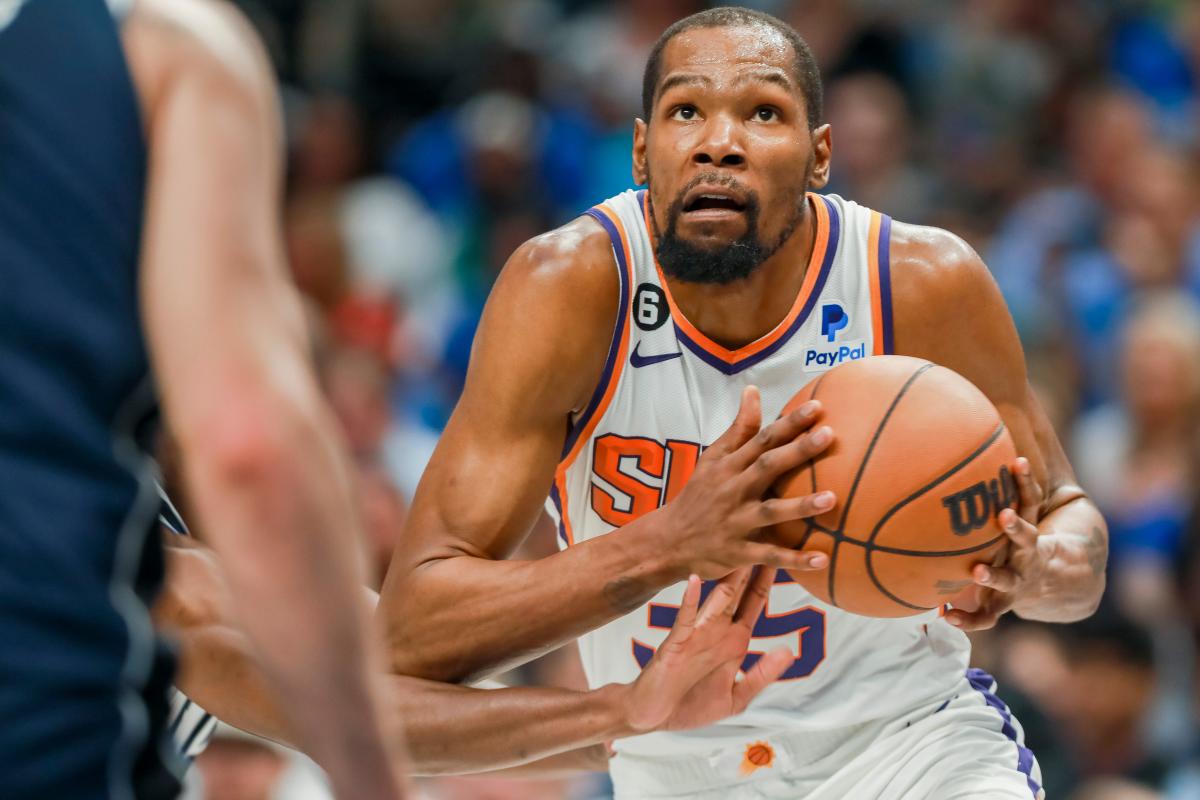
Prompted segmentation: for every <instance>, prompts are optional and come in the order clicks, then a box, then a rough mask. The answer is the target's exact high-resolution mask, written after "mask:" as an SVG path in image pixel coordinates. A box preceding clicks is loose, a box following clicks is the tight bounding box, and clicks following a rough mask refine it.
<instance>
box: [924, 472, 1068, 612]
mask: <svg viewBox="0 0 1200 800" xmlns="http://www.w3.org/2000/svg"><path fill="white" fill-rule="evenodd" d="M1012 474H1013V475H1014V476H1015V478H1016V482H1017V492H1018V501H1017V511H1013V510H1012V509H1011V508H1006V509H1003V510H1002V511H1001V512H1000V514H999V515H998V519H999V521H1000V527H1001V529H1002V530H1003V531H1004V534H1005V536H1007V537H1008V558H1007V559H1006V561H1005V563H1004V566H1000V567H997V566H991V565H988V564H976V565H975V569H974V571H973V573H972V577H974V579H975V586H973V587H971V589H970V590H968V591H967V592H964V593H963V595H960V598H963V599H962V600H960V601H959V602H962V603H963V605H964V607H963V608H953V609H951V610H950V611H947V612H946V621H947V622H949V623H950V624H951V625H954V626H955V627H958V628H962V629H963V630H968V631H973V630H984V629H986V628H991V627H993V626H994V625H995V624H996V622H997V621H998V620H999V619H1000V617H1001V616H1003V615H1004V614H1005V613H1007V612H1008V611H1010V610H1011V609H1012V608H1013V607H1014V606H1018V607H1019V606H1020V605H1021V604H1022V603H1025V602H1031V601H1032V602H1036V595H1037V594H1038V593H1039V592H1040V591H1041V589H1042V587H1043V586H1044V584H1045V580H1044V578H1045V575H1046V572H1047V566H1048V564H1049V563H1050V560H1051V559H1052V558H1053V557H1054V554H1053V553H1052V552H1044V551H1045V550H1046V549H1047V547H1043V546H1042V545H1041V544H1040V542H1039V539H1038V528H1037V521H1038V509H1039V508H1040V507H1041V504H1042V500H1043V498H1044V494H1043V492H1042V487H1041V486H1040V485H1039V484H1038V482H1037V480H1036V479H1035V478H1034V477H1033V470H1031V469H1030V466H1029V459H1026V458H1018V459H1017V460H1016V461H1015V462H1013V465H1012ZM1045 541H1046V543H1047V546H1048V547H1052V546H1053V540H1052V539H1047V540H1045Z"/></svg>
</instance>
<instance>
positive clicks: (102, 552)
mask: <svg viewBox="0 0 1200 800" xmlns="http://www.w3.org/2000/svg"><path fill="white" fill-rule="evenodd" d="M146 171H147V153H146V142H145V135H144V132H143V127H142V119H141V115H140V111H139V107H138V102H137V95H136V92H135V89H134V85H133V81H132V79H131V76H130V73H129V69H128V66H127V64H126V61H125V56H124V51H123V49H122V46H121V40H120V31H119V27H118V22H117V21H116V20H115V19H114V15H113V12H112V11H111V10H110V8H109V5H108V4H107V3H106V2H105V0H25V2H23V3H22V2H20V0H0V637H3V638H4V640H5V644H4V646H3V647H0V787H3V789H2V790H0V794H3V796H4V797H6V798H21V797H42V798H45V797H63V798H66V797H71V798H76V797H87V798H90V797H97V798H107V797H114V798H115V797H139V798H143V797H156V798H157V797H167V796H171V794H172V793H173V792H174V788H173V784H174V779H173V778H172V777H171V776H170V775H169V774H168V773H167V772H166V771H164V769H163V768H162V765H161V764H159V763H158V762H159V761H160V756H159V753H160V751H165V748H161V747H160V746H159V745H158V743H157V741H156V737H157V731H158V728H160V727H161V725H162V721H163V719H164V718H165V714H166V707H165V703H166V700H165V696H166V685H167V683H168V682H169V677H170V659H169V658H167V656H166V652H165V649H164V648H162V647H161V646H160V644H159V643H158V642H157V641H156V640H155V638H154V635H153V630H152V628H151V626H150V621H149V617H148V614H147V610H146V604H147V603H148V602H149V600H150V599H151V598H152V596H153V594H154V592H156V591H157V588H158V585H159V583H160V582H161V578H162V552H161V546H160V544H159V542H158V540H157V535H156V533H155V519H156V517H157V513H158V508H159V500H158V494H157V491H156V490H155V487H154V483H153V474H152V473H153V470H152V468H151V462H150V461H149V459H148V458H147V457H146V456H145V455H144V453H143V452H142V448H140V447H139V445H138V434H139V431H140V430H141V428H142V423H144V421H145V420H146V419H147V416H148V414H149V413H150V412H151V411H152V410H153V407H154V392H153V388H152V385H151V383H150V381H149V378H148V374H149V368H148V362H147V356H146V348H145V343H144V340H143V335H142V330H141V327H140V323H139V314H138V256H139V242H140V238H141V228H142V212H143V204H144V187H145V182H146Z"/></svg>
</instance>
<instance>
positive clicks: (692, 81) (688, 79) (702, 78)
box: [658, 72, 712, 95]
mask: <svg viewBox="0 0 1200 800" xmlns="http://www.w3.org/2000/svg"><path fill="white" fill-rule="evenodd" d="M711 84H712V78H710V77H708V76H707V75H701V74H700V73H698V72H676V73H675V74H674V75H668V76H667V78H666V80H664V81H663V82H662V86H660V87H659V88H658V93H659V94H660V95H664V94H666V93H667V92H669V91H670V90H672V89H674V88H675V87H676V86H709V85H711Z"/></svg>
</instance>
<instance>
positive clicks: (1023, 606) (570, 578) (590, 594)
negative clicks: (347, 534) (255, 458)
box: [380, 26, 1106, 680]
mask: <svg viewBox="0 0 1200 800" xmlns="http://www.w3.org/2000/svg"><path fill="white" fill-rule="evenodd" d="M790 59H791V53H790V52H789V51H788V50H787V49H786V44H785V43H784V42H783V40H782V39H781V38H780V37H779V36H778V35H777V34H774V33H772V32H771V31H769V30H767V29H765V28H762V27H757V26H752V27H727V28H720V29H701V30H692V31H688V32H687V33H686V34H683V35H680V36H679V37H677V38H676V39H675V40H673V41H672V42H671V43H670V44H669V45H668V46H667V48H666V51H665V52H664V60H663V70H662V78H661V82H660V85H659V90H658V92H657V93H656V97H657V100H656V102H655V105H654V109H653V112H652V116H651V119H650V120H647V121H640V120H639V121H638V122H637V124H636V126H635V130H634V147H633V176H634V178H635V180H637V181H639V182H647V183H648V184H649V193H650V202H651V207H652V209H653V214H654V223H655V224H654V227H655V228H657V229H660V230H662V229H665V227H666V222H667V221H666V220H665V219H664V218H663V217H662V214H663V210H664V209H667V208H669V207H670V206H671V203H672V202H673V201H674V200H675V199H677V198H678V197H679V196H680V194H681V193H682V192H684V191H686V190H687V188H688V187H689V184H690V182H692V181H696V180H700V181H704V180H708V179H709V178H708V177H707V176H716V177H718V178H719V179H720V180H721V181H729V180H732V181H735V182H736V183H737V184H738V185H740V186H741V187H743V188H745V189H748V190H752V191H754V192H756V193H757V194H758V195H759V197H760V200H761V204H762V214H761V216H760V219H759V226H760V227H759V233H760V234H761V235H762V238H763V239H764V240H766V241H771V240H772V239H773V237H777V236H779V235H780V233H781V232H783V231H785V230H786V226H787V225H788V222H789V220H790V219H792V218H793V217H794V216H795V208H796V206H797V205H798V204H801V203H802V200H801V197H802V194H800V190H801V189H802V188H803V186H802V185H797V181H796V180H795V176H796V175H797V173H803V174H807V176H808V177H807V182H808V185H809V186H810V187H814V188H815V187H820V186H822V185H824V183H825V180H826V179H827V176H828V170H829V159H830V153H831V148H832V134H831V132H830V130H829V128H828V126H822V127H819V128H817V129H816V130H809V129H808V126H807V122H806V119H805V104H804V98H803V96H802V95H801V93H800V91H799V89H798V87H797V86H796V84H795V82H794V79H793V78H792V77H791V74H790V72H789V71H788V67H789V65H790V63H791V61H790ZM798 165H799V166H798ZM804 209H805V214H804V217H803V219H802V220H801V221H800V222H799V224H798V225H796V226H795V228H794V230H793V231H792V234H791V236H790V237H789V238H788V239H787V240H786V241H784V242H783V244H782V245H781V246H780V248H779V249H778V250H777V251H776V253H775V254H774V255H773V256H771V257H770V258H768V259H767V260H766V261H765V262H764V263H763V264H762V265H761V266H760V267H759V268H758V270H757V271H755V272H754V273H753V274H752V275H751V276H750V277H749V278H747V279H745V280H743V281H739V282H737V283H735V284H731V285H728V286H713V285H704V284H695V283H684V282H681V281H678V280H672V279H670V278H668V283H669V284H670V288H671V292H672V295H673V296H674V298H675V300H676V303H677V304H678V305H679V307H680V309H681V310H682V312H683V313H684V314H685V315H686V316H687V318H688V319H689V320H690V321H691V322H692V323H693V324H694V325H696V326H697V327H698V328H700V330H701V331H703V332H704V333H705V334H706V335H707V336H709V337H711V338H713V339H714V340H716V341H717V342H719V343H721V344H723V345H725V346H727V347H736V346H740V345H744V344H746V343H748V342H751V341H753V340H754V339H756V338H759V337H761V336H762V335H763V334H765V333H767V332H768V331H770V330H771V329H772V328H774V327H775V325H776V324H777V323H778V322H779V321H780V320H781V319H782V318H783V317H784V315H785V314H786V312H787V309H788V308H790V306H791V304H792V302H793V299H794V298H795V296H796V293H797V291H798V290H799V287H800V286H801V284H802V282H803V279H804V274H803V269H799V270H798V269H796V266H795V265H797V264H806V263H807V258H808V254H809V252H810V251H811V248H812V239H813V235H814V233H813V231H814V225H813V217H812V214H811V213H809V211H808V209H807V206H804ZM685 217H686V215H685ZM745 226H746V221H745V219H744V218H743V217H739V216H738V215H737V214H733V215H728V216H726V217H721V218H719V219H710V218H704V219H700V218H696V219H695V220H688V219H686V218H684V219H681V220H680V221H679V223H678V226H677V233H678V234H679V235H681V236H686V237H689V239H690V240H691V241H693V242H694V243H698V244H701V245H703V244H705V243H706V242H707V243H710V244H712V245H713V246H719V245H720V244H721V243H722V242H729V241H732V240H734V239H736V238H737V237H739V236H740V235H742V234H743V233H744V232H745ZM892 263H893V268H892V273H893V287H892V288H893V298H894V306H895V309H894V310H895V317H896V342H897V350H898V352H900V353H904V354H910V355H915V356H921V357H925V358H929V359H931V360H934V361H937V362H939V363H943V364H945V365H947V366H949V367H951V368H952V369H955V370H957V371H959V372H961V373H962V374H964V375H966V376H967V377H968V378H969V379H971V380H972V381H974V382H975V383H976V384H977V385H979V386H980V388H981V389H982V390H983V391H984V392H985V393H986V394H987V395H988V397H989V398H991V399H992V401H993V402H994V403H996V405H997V406H998V407H999V408H1000V410H1001V413H1002V414H1003V416H1004V419H1005V421H1006V422H1007V423H1008V425H1009V428H1010V429H1011V431H1012V434H1013V436H1014V439H1015V441H1016V444H1017V447H1018V449H1019V451H1020V452H1022V453H1024V454H1025V455H1026V458H1027V459H1028V462H1029V464H1030V465H1031V466H1032V478H1033V482H1036V483H1037V484H1038V486H1044V487H1046V491H1045V493H1044V497H1043V498H1042V499H1041V500H1040V501H1037V502H1033V501H1028V502H1025V503H1024V506H1023V513H1024V517H1023V520H1022V521H1018V520H1013V519H1009V518H1008V517H1007V515H1006V521H1007V522H1008V523H1009V525H1008V531H1009V534H1010V536H1011V538H1012V551H1011V554H1010V560H1009V565H1010V566H1009V567H1008V568H1006V569H999V568H995V569H991V570H988V569H985V568H980V570H979V572H978V573H977V575H976V577H977V579H978V580H979V581H980V585H979V586H978V587H977V588H976V591H975V593H974V594H975V596H974V597H966V598H964V605H970V606H972V607H975V606H978V608H977V610H976V611H975V612H973V613H966V612H962V611H959V612H953V613H951V614H950V615H949V616H948V619H949V621H951V622H953V623H956V624H960V625H962V626H964V627H984V626H987V625H990V624H993V623H994V621H995V619H996V617H997V616H998V615H999V614H1000V613H1003V611H1005V610H1008V609H1009V608H1012V609H1015V610H1016V611H1018V612H1019V613H1021V614H1022V615H1024V616H1028V617H1030V618H1036V619H1054V620H1069V619H1077V618H1079V617H1081V616H1084V615H1086V614H1088V613H1090V612H1091V610H1093V609H1094V608H1095V606H1096V604H1097V603H1098V601H1099V597H1100V594H1101V592H1102V591H1103V585H1104V577H1103V563H1104V560H1105V555H1104V553H1105V547H1106V532H1105V527H1104V522H1103V520H1102V518H1101V517H1100V515H1099V513H1098V512H1097V511H1096V509H1095V507H1094V506H1093V505H1092V504H1091V503H1090V502H1089V501H1088V500H1087V499H1086V498H1085V497H1084V496H1083V493H1082V492H1081V491H1079V490H1078V488H1076V487H1075V485H1074V478H1073V476H1072V474H1071V470H1070V467H1069V465H1068V464H1067V462H1066V460H1065V458H1064V457H1063V455H1062V449H1061V446H1060V445H1059V444H1058V442H1057V440H1056V439H1055V437H1054V434H1053V432H1052V431H1051V430H1050V427H1049V425H1048V423H1047V421H1046V418H1045V415H1044V414H1043V412H1042V411H1041V409H1040V408H1039V407H1038V405H1037V402H1036V400H1035V399H1034V397H1033V394H1032V392H1031V391H1030V389H1029V386H1028V383H1027V381H1026V377H1025V369H1024V362H1023V356H1022V353H1021V349H1020V345H1019V343H1018V341H1017V339H1016V336H1015V334H1014V333H1013V328H1012V323H1011V320H1010V319H1009V316H1008V313H1007V310H1006V308H1005V306H1004V304H1003V301H1002V300H1001V298H1000V296H999V293H998V292H997V290H996V287H995V285H994V283H993V282H992V281H991V279H990V277H989V276H988V273H987V270H986V268H985V267H984V266H983V264H982V263H981V262H980V261H979V258H978V256H976V255H975V254H974V253H973V252H971V251H970V249H969V248H968V247H966V246H965V245H964V244H963V243H962V242H961V240H959V239H957V237H954V236H952V235H951V234H948V233H946V232H944V231H939V230H935V229H928V228H915V227H913V226H907V225H903V224H899V223H897V224H896V225H895V226H894V229H893V244H892ZM616 293H617V278H616V267H615V265H614V261H613V256H612V254H611V251H610V249H609V247H608V243H607V241H606V240H605V238H604V236H603V234H602V232H601V230H600V228H599V226H597V225H596V224H594V223H592V222H591V221H590V220H587V219H581V220H577V221H575V222H572V223H570V224H569V225H567V226H565V227H563V228H560V229H559V230H557V231H554V232H551V233H549V234H546V235H544V236H541V237H538V238H536V239H534V240H532V241H531V242H529V243H527V244H526V245H524V246H523V247H521V248H520V249H518V251H517V252H516V253H515V254H514V256H513V257H512V259H511V260H510V261H509V263H508V265H507V266H506V267H505V269H504V272H503V274H502V275H501V277H500V280H499V281H498V283H497V286H496V288H495V290H494V291H493V294H492V296H491V298H490V300H489V303H488V308H487V309H486V311H485V313H484V317H483V322H482V325H481V328H480V332H479V334H478V337H477V339H476V343H475V349H474V352H473V357H472V363H471V367H470V372H469V375H468V378H467V384H466V389H465V391H464V394H463V397H462V400H461V401H460V404H459V406H458V408H457V409H456V411H455V413H454V416H453V418H452V419H451V422H450V425H449V427H448V429H447V431H446V434H445V436H444V437H443V439H442V441H441V443H440V445H439V447H438V450H437V452H436V453H435V455H434V457H433V461H432V463H431V465H430V468H429V471H428V472H427V473H426V475H425V480H424V481H423V482H422V484H421V487H420V489H419V490H418V493H417V497H416V500H415V502H414V507H413V510H412V514H411V516H410V517H409V522H408V525H407V528H406V531H405V534H404V536H403V539H402V542H401V545H400V546H399V548H398V549H397V551H396V553H395V556H394V558H393V562H392V567H391V571H390V573H389V575H388V580H387V581H386V582H385V584H384V587H383V595H382V599H381V604H380V610H381V614H382V616H383V620H384V624H385V628H386V632H387V635H388V641H389V648H390V652H391V656H392V663H393V666H394V667H395V669H396V670H397V671H398V672H401V673H404V674H411V675H418V676H422V677H433V678H442V679H451V680H457V679H461V678H464V677H467V676H472V675H480V674H485V673H486V672H488V671H489V670H492V669H497V668H502V667H506V666H511V665H513V664H516V663H519V662H522V661H525V660H527V659H529V658H532V657H533V656H535V655H537V654H539V653H541V652H545V651H546V650H548V649H550V648H553V647H555V646H557V645H559V644H561V643H563V642H565V641H567V640H569V639H571V638H574V637H576V636H578V635H579V634H581V633H583V632H584V631H587V630H590V629H593V628H595V627H597V626H599V625H601V624H604V623H605V622H607V621H609V620H611V619H612V618H613V617H615V616H617V615H619V614H622V613H624V612H627V611H629V610H631V609H632V608H635V607H637V606H638V605H640V604H641V603H642V602H644V601H645V600H647V599H648V598H649V597H650V596H652V595H653V594H654V593H655V592H656V591H657V590H658V589H661V588H662V587H664V586H667V585H669V584H671V583H673V582H675V581H678V580H681V579H682V578H683V576H684V575H686V574H688V573H689V572H695V573H698V574H700V575H701V576H702V577H715V576H719V575H722V574H725V573H727V572H728V571H729V570H731V569H733V568H734V567H736V566H738V565H740V564H743V563H746V562H745V561H743V560H742V559H747V558H757V559H758V560H759V561H760V562H762V563H767V564H771V565H775V566H778V565H780V564H782V562H784V561H785V560H787V559H788V558H796V556H795V554H788V555H785V554H784V553H781V552H779V551H777V550H775V551H770V552H768V551H766V550H754V549H751V548H750V547H749V546H747V545H746V542H747V541H750V540H753V538H754V537H755V535H756V534H755V530H754V529H753V528H750V529H749V530H747V529H746V528H745V527H744V526H746V525H749V524H751V523H750V521H749V520H750V519H751V518H753V519H756V520H757V525H763V524H764V523H765V521H766V520H768V519H771V518H772V513H773V512H776V513H780V514H783V513H786V514H787V516H789V517H791V518H799V517H802V516H805V515H806V514H811V513H813V512H814V511H815V510H816V508H817V507H816V505H815V502H816V499H815V498H804V499H803V504H802V505H798V506H795V507H792V508H789V509H787V510H786V512H785V511H784V510H783V509H777V508H776V509H772V507H771V506H770V505H768V504H767V503H763V502H762V500H761V495H759V496H755V495H754V494H753V491H754V490H755V489H757V488H758V485H755V484H754V483H753V482H752V481H751V480H750V479H749V478H748V477H746V475H745V474H744V473H745V471H746V470H758V471H760V472H763V471H767V472H769V471H772V470H773V469H774V468H776V467H784V466H785V465H786V467H785V468H791V467H793V466H795V465H797V464H800V463H803V462H804V461H806V460H808V459H810V458H812V457H813V456H814V455H816V454H817V453H818V452H819V451H820V450H821V445H820V444H818V443H816V442H814V441H813V438H814V434H815V433H816V431H809V428H810V427H811V424H812V423H811V421H810V420H805V419H791V420H788V419H785V420H782V421H780V422H777V423H774V424H772V425H770V426H768V427H767V428H766V429H764V432H763V433H761V434H758V433H756V432H757V431H758V429H759V426H760V424H761V418H760V417H761V415H760V412H759V410H758V401H757V393H756V392H754V391H753V390H748V391H747V393H746V394H745V395H744V396H743V402H742V409H741V411H740V412H739V415H738V418H737V419H736V420H735V422H734V424H733V426H732V427H731V428H730V430H729V431H728V432H727V433H726V434H725V436H723V437H722V438H721V439H720V440H718V442H717V443H715V444H714V445H713V446H712V447H710V448H709V449H708V450H707V451H706V452H705V455H704V457H703V458H702V459H701V463H700V466H699V467H698V468H697V470H696V472H695V474H694V476H693V478H692V479H691V481H690V483H689V484H688V485H687V486H686V487H685V489H684V491H683V492H682V493H681V494H680V496H679V497H678V498H677V499H676V500H675V501H674V502H672V503H668V504H667V505H666V506H664V507H663V508H660V509H658V510H657V511H655V512H652V513H650V514H647V515H645V516H643V517H641V518H639V519H638V520H636V521H634V522H632V523H630V524H629V525H627V526H625V527H623V528H620V529H618V530H616V531H614V532H612V533H610V534H608V535H606V536H603V537H600V538H598V539H594V540H589V541H586V542H583V543H581V544H579V545H577V546H573V547H571V548H569V549H568V550H566V551H565V552H562V553H559V554H556V555H554V556H551V557H549V558H546V559H543V560H541V561H537V562H518V561H505V560H504V559H505V558H506V556H507V555H509V554H510V553H511V552H512V551H513V549H514V548H515V547H516V545H517V543H519V542H520V540H521V538H522V537H523V536H524V535H525V533H526V532H527V531H528V529H529V526H530V524H531V522H532V519H533V517H534V515H535V514H536V513H537V508H538V506H539V505H540V503H541V502H542V500H543V498H544V496H545V493H546V487H548V486H549V485H550V482H551V475H552V473H553V470H554V465H555V462H556V460H557V458H558V456H559V452H558V451H559V448H560V447H561V442H562V436H563V432H564V430H565V429H566V427H567V424H568V420H569V416H570V414H571V413H572V412H573V411H578V410H579V409H580V408H582V406H583V404H584V403H585V402H586V398H587V397H588V396H589V395H590V393H591V391H592V390H593V388H594V386H595V385H596V383H597V381H598V376H599V374H600V371H601V365H602V361H603V358H604V351H605V350H606V348H607V344H608V341H609V338H610V337H611V332H612V330H613V323H614V317H615V306H616ZM832 435H836V432H833V433H832ZM743 449H745V452H742V450H743ZM739 453H740V456H739V455H738V454H739ZM1023 464H1024V462H1021V463H1019V464H1017V465H1014V466H1015V468H1016V471H1017V474H1018V476H1021V477H1022V487H1023V490H1024V492H1025V494H1026V496H1027V497H1028V495H1030V494H1035V493H1036V492H1035V487H1033V486H1032V485H1031V483H1032V482H1031V481H1030V480H1029V479H1027V478H1026V477H1025V473H1024V469H1025V468H1024V466H1023ZM731 487H737V488H731ZM736 492H740V493H739V494H737V496H736V498H731V497H730V494H731V493H736ZM698 530H705V531H706V532H707V536H703V535H698V534H696V531H698ZM736 543H740V544H741V545H742V546H740V547H739V546H735V544H736ZM797 566H802V567H803V568H808V569H812V568H814V567H818V566H823V564H822V563H820V562H818V563H813V562H811V561H808V562H802V563H801V564H799V565H797ZM985 573H986V577H985ZM989 584H990V585H989ZM967 601H970V602H969V603H968V602H967Z"/></svg>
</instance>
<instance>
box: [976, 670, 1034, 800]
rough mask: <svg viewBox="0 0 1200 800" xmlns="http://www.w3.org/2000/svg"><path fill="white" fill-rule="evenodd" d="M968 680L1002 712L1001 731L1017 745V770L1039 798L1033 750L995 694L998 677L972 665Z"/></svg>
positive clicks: (990, 704) (1002, 702) (1006, 707)
mask: <svg viewBox="0 0 1200 800" xmlns="http://www.w3.org/2000/svg"><path fill="white" fill-rule="evenodd" d="M967 682H968V683H970V684H971V687H972V688H973V689H975V691H977V692H979V693H980V694H981V695H983V700H984V702H985V703H987V704H988V705H989V706H991V707H992V708H994V709H996V711H998V712H999V713H1000V719H1001V721H1002V722H1003V725H1002V726H1001V727H1000V732H1001V733H1003V734H1004V735H1005V736H1007V737H1008V739H1009V740H1010V741H1011V742H1012V743H1013V744H1015V745H1016V746H1017V771H1018V772H1020V773H1021V774H1022V775H1024V776H1025V782H1026V783H1028V784H1029V791H1031V792H1033V796H1034V798H1037V797H1038V794H1039V793H1040V792H1041V791H1042V787H1041V786H1040V785H1038V782H1037V781H1035V780H1034V779H1033V762H1034V758H1033V751H1032V750H1030V749H1029V748H1028V747H1026V746H1025V742H1023V741H1022V740H1021V737H1019V736H1017V730H1016V728H1014V727H1013V724H1012V713H1011V712H1010V711H1009V710H1008V706H1006V705H1005V704H1004V701H1003V700H1001V699H1000V698H999V697H997V696H996V695H995V694H993V692H995V690H996V679H995V678H993V677H992V676H991V675H989V674H987V673H986V672H984V671H983V670H981V669H978V668H975V667H972V668H971V669H969V670H967Z"/></svg>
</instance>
